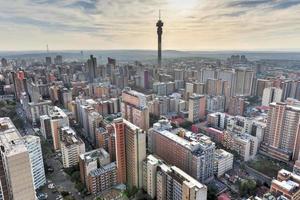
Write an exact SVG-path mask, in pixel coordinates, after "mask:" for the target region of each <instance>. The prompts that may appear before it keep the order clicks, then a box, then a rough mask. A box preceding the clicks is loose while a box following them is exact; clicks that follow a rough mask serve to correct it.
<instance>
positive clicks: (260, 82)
mask: <svg viewBox="0 0 300 200" xmlns="http://www.w3.org/2000/svg"><path fill="white" fill-rule="evenodd" d="M269 87H272V80H268V79H257V81H256V89H255V95H256V96H259V97H262V96H263V92H264V89H265V88H269Z"/></svg>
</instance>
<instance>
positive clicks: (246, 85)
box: [235, 68, 254, 96]
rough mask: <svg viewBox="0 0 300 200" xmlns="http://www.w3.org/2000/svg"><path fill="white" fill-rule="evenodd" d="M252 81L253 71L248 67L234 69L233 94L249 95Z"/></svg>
mask: <svg viewBox="0 0 300 200" xmlns="http://www.w3.org/2000/svg"><path fill="white" fill-rule="evenodd" d="M253 81H254V71H252V70H249V69H243V68H241V69H236V90H235V95H238V96H250V95H251V92H252V85H253Z"/></svg>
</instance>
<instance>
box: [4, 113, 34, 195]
mask: <svg viewBox="0 0 300 200" xmlns="http://www.w3.org/2000/svg"><path fill="white" fill-rule="evenodd" d="M0 147H1V150H0V153H1V157H2V159H1V161H0V162H1V164H0V174H1V176H0V181H1V193H2V195H3V197H4V199H14V200H34V199H36V196H35V191H34V183H33V177H32V173H31V164H30V158H29V153H28V150H27V148H26V146H25V145H24V142H23V140H22V138H21V136H20V134H19V132H18V130H17V129H16V127H15V126H14V124H13V123H12V121H11V120H10V118H8V117H4V118H0Z"/></svg>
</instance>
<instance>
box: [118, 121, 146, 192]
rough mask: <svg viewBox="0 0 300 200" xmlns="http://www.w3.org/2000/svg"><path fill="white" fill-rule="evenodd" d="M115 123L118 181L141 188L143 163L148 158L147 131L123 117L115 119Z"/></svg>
mask: <svg viewBox="0 0 300 200" xmlns="http://www.w3.org/2000/svg"><path fill="white" fill-rule="evenodd" d="M113 123H114V127H115V134H116V161H117V177H118V183H126V184H127V186H128V187H129V188H132V187H133V186H135V187H137V188H141V187H142V178H143V177H142V171H143V169H142V163H143V160H144V159H145V158H146V133H145V132H144V131H143V130H142V129H140V128H139V127H137V126H135V125H134V124H132V123H130V122H129V121H127V120H125V119H122V118H118V119H115V120H114V121H113Z"/></svg>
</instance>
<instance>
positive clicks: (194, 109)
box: [188, 94, 206, 122]
mask: <svg viewBox="0 0 300 200" xmlns="http://www.w3.org/2000/svg"><path fill="white" fill-rule="evenodd" d="M205 109H206V98H205V96H204V95H199V94H192V95H191V96H190V98H189V109H188V111H189V115H188V120H189V121H190V122H197V121H199V120H203V119H205Z"/></svg>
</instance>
